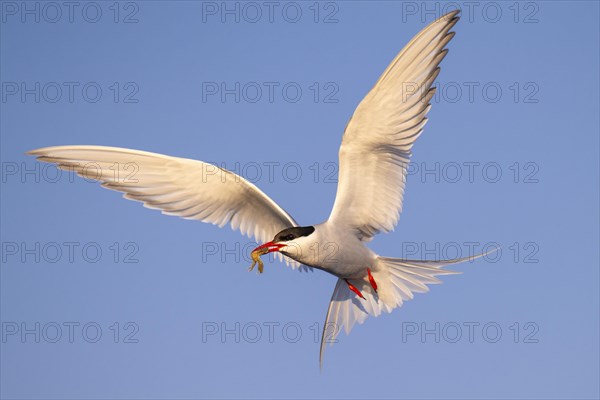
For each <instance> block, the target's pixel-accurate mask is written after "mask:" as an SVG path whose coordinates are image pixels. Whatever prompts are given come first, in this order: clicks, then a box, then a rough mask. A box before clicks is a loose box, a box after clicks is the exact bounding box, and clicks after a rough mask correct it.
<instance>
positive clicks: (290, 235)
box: [273, 226, 315, 243]
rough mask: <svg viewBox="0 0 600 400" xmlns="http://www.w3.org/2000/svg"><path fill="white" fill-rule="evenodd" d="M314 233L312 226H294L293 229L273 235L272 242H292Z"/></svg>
mask: <svg viewBox="0 0 600 400" xmlns="http://www.w3.org/2000/svg"><path fill="white" fill-rule="evenodd" d="M314 231H315V227H314V226H296V227H294V228H287V229H284V230H282V231H281V232H279V233H278V234H277V235H275V239H273V242H275V243H277V242H287V241H289V240H294V239H296V238H299V237H302V236H308V235H310V234H311V233H313V232H314Z"/></svg>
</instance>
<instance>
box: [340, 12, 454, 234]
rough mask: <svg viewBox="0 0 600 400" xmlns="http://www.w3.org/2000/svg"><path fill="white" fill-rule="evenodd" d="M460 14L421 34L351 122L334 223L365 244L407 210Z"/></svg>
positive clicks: (342, 158) (343, 149)
mask: <svg viewBox="0 0 600 400" xmlns="http://www.w3.org/2000/svg"><path fill="white" fill-rule="evenodd" d="M457 13H458V11H454V12H451V13H449V14H447V15H445V16H443V17H441V18H440V19H438V20H436V21H434V22H433V23H431V24H430V25H428V26H427V27H426V28H424V29H423V30H422V31H421V32H420V33H419V34H417V35H416V36H415V37H414V38H413V39H412V40H411V41H410V42H409V43H408V44H407V45H406V46H405V47H404V49H402V51H401V52H400V53H399V54H398V55H397V56H396V58H394V60H393V61H392V63H391V64H390V65H389V66H388V67H387V69H386V70H385V71H384V73H383V74H382V75H381V77H380V78H379V80H378V81H377V83H376V84H375V86H374V87H373V89H372V90H371V91H370V92H369V93H368V94H367V96H366V97H365V98H364V99H363V100H362V102H361V103H360V104H359V105H358V107H357V108H356V111H355V112H354V115H353V116H352V118H351V119H350V121H349V122H348V125H347V127H346V130H345V132H344V137H343V139H342V146H341V147H340V152H339V161H340V170H339V171H340V172H339V183H338V189H337V196H336V199H335V204H334V206H333V210H332V211H331V215H330V217H329V220H330V221H332V222H334V223H335V224H336V225H339V226H344V227H346V228H348V229H353V230H354V231H355V232H356V235H357V236H358V237H359V238H360V239H361V240H364V241H368V240H370V239H372V237H373V236H374V235H375V234H377V233H379V232H389V231H391V230H393V229H394V227H395V226H396V224H397V223H398V219H399V217H400V211H401V210H402V199H403V195H404V184H405V179H406V170H407V167H408V162H409V159H410V155H411V148H412V146H413V143H414V142H415V140H416V139H417V137H419V135H420V134H421V132H422V131H423V126H424V125H425V123H426V122H427V118H426V117H425V115H426V114H427V112H428V111H429V109H430V108H431V105H430V104H429V101H430V100H431V98H432V97H433V95H434V93H435V88H431V86H432V84H433V81H434V80H435V78H436V77H437V75H438V73H439V71H440V68H439V67H438V65H439V63H440V62H441V61H442V59H443V58H444V56H445V55H446V53H447V52H448V50H446V49H444V46H446V44H447V43H448V42H449V41H450V39H452V37H453V36H454V32H449V31H450V29H451V28H452V27H453V26H454V24H456V22H457V20H458V16H457Z"/></svg>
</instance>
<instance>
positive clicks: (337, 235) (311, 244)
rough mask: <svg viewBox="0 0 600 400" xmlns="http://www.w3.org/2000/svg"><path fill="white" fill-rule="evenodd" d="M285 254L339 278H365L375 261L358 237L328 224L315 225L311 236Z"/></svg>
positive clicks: (288, 247)
mask: <svg viewBox="0 0 600 400" xmlns="http://www.w3.org/2000/svg"><path fill="white" fill-rule="evenodd" d="M282 252H283V253H284V254H285V255H287V256H289V257H291V258H293V259H294V260H296V261H298V262H301V263H302V264H306V265H309V266H311V267H314V268H318V269H322V270H324V271H327V272H329V273H331V274H333V275H335V276H337V277H340V278H354V277H359V276H360V277H362V276H363V275H364V274H365V273H366V268H373V267H374V265H375V259H376V255H375V253H373V252H372V251H371V250H370V249H368V248H367V247H366V246H365V245H364V244H363V242H361V241H360V240H359V239H358V238H357V237H356V235H354V234H353V233H351V232H348V231H346V230H342V229H339V228H337V229H336V227H335V226H333V225H332V224H331V223H327V222H325V223H322V224H319V225H315V231H314V232H313V233H312V234H311V235H309V236H306V237H301V238H297V239H295V240H293V241H291V242H290V243H289V244H288V246H287V247H286V248H285V249H283V251H282Z"/></svg>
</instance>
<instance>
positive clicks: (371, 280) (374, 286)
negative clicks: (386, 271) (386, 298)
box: [367, 268, 377, 293]
mask: <svg viewBox="0 0 600 400" xmlns="http://www.w3.org/2000/svg"><path fill="white" fill-rule="evenodd" d="M367 273H368V274H369V282H370V283H371V287H373V290H375V293H377V282H375V278H373V275H371V268H367Z"/></svg>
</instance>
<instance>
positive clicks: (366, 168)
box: [28, 11, 469, 365]
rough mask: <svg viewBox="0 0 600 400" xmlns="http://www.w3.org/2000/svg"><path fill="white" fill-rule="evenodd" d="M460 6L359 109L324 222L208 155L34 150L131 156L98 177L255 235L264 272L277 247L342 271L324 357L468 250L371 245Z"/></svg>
mask: <svg viewBox="0 0 600 400" xmlns="http://www.w3.org/2000/svg"><path fill="white" fill-rule="evenodd" d="M457 14H458V11H454V12H451V13H448V14H446V15H444V16H442V17H440V18H439V19H437V20H435V21H434V22H432V23H431V24H429V25H428V26H427V27H425V28H424V29H423V30H422V31H421V32H420V33H419V34H417V35H416V36H415V37H414V38H413V39H412V40H411V41H410V42H409V43H408V44H407V45H406V46H405V47H404V49H403V50H402V51H401V52H400V53H399V54H398V55H397V56H396V57H395V58H394V59H393V61H392V62H391V63H390V65H389V66H388V67H387V69H386V70H385V71H384V72H383V74H382V75H381V77H380V78H379V80H378V81H377V82H376V84H375V86H374V87H373V88H372V90H371V91H370V92H369V93H368V94H367V95H366V97H365V98H364V99H363V100H362V101H361V103H360V104H359V105H358V107H357V108H356V110H355V112H354V114H353V116H352V117H351V119H350V121H349V122H348V124H347V126H346V129H345V131H344V135H343V139H342V144H341V147H340V150H339V179H338V182H339V183H338V188H337V195H336V199H335V203H334V205H333V210H332V211H331V215H330V216H329V218H328V219H327V220H326V221H325V222H323V223H320V224H315V225H309V226H300V225H299V224H298V223H296V221H295V220H294V219H293V218H292V217H291V216H290V215H289V214H288V213H287V212H286V211H285V210H284V209H283V208H281V207H280V206H279V205H278V204H277V203H275V202H274V201H273V200H271V199H270V198H269V197H268V196H267V195H266V194H265V193H263V192H262V191H261V190H260V189H258V188H257V187H256V186H255V185H254V184H252V183H250V182H248V181H247V180H245V179H244V178H242V177H240V176H238V175H236V174H234V173H233V172H230V171H226V170H224V169H219V171H220V172H221V174H218V175H217V174H212V175H211V174H206V173H205V172H206V171H207V168H213V169H214V168H218V167H215V166H213V165H212V164H207V163H204V162H202V161H196V160H190V159H184V158H176V157H170V156H166V155H161V154H155V153H149V152H145V151H138V150H129V149H124V148H115V147H103V146H56V147H46V148H42V149H38V150H33V151H30V152H29V153H28V154H31V155H34V156H37V157H38V159H39V160H41V161H45V162H50V163H56V164H57V166H58V167H59V168H63V169H67V170H72V171H75V172H77V173H78V174H79V175H82V176H85V177H87V178H89V177H90V176H89V173H87V171H86V165H89V164H90V163H93V165H95V166H97V167H98V166H99V167H100V169H101V171H109V170H111V168H112V166H113V165H115V163H121V164H127V163H133V164H135V166H136V175H135V179H131V180H127V179H122V177H121V178H119V177H118V176H116V174H113V173H102V174H100V175H96V176H92V178H94V179H96V180H98V181H100V182H102V186H103V187H106V188H108V189H112V190H117V191H120V192H123V193H124V197H125V198H127V199H131V200H137V201H141V202H143V203H144V205H145V206H146V207H149V208H155V209H159V210H162V212H163V213H164V214H168V215H176V216H179V217H183V218H187V219H195V220H200V221H203V222H209V223H212V224H215V225H218V226H219V227H222V226H224V225H226V224H230V225H231V227H232V228H233V229H239V230H240V231H241V233H243V234H245V235H247V236H249V237H254V238H256V240H258V241H259V242H261V243H264V244H263V245H261V246H259V247H257V248H256V249H255V250H254V251H253V252H252V258H253V260H254V263H253V266H254V264H255V263H259V271H260V272H262V270H263V264H262V261H261V260H260V256H261V255H263V254H266V253H271V252H279V253H280V254H282V255H283V256H284V258H285V260H286V262H287V263H288V264H291V265H292V267H293V268H297V267H300V268H301V269H308V268H317V269H320V270H323V271H325V272H328V273H330V274H332V275H334V276H336V277H337V278H338V280H337V284H336V285H335V289H334V291H333V295H332V297H331V301H330V303H329V308H328V310H327V315H326V318H325V324H324V326H323V332H322V338H321V349H320V355H319V360H320V363H321V365H322V360H323V351H324V349H325V344H326V343H328V342H330V343H333V341H334V340H335V338H336V337H337V335H338V333H339V331H340V330H341V329H342V328H343V329H344V330H345V331H346V333H349V332H350V330H351V329H352V327H353V325H354V324H355V323H357V322H358V323H363V322H364V321H365V320H366V318H367V317H368V316H369V315H371V316H375V317H376V316H378V315H380V314H381V313H382V312H383V311H385V312H388V313H389V312H391V311H392V310H393V309H395V308H397V307H399V306H401V305H402V303H403V301H405V300H409V299H412V298H413V293H415V292H426V291H428V287H427V286H426V285H428V284H433V283H440V282H441V281H440V280H439V279H438V278H436V276H437V275H444V274H453V273H456V272H454V271H449V270H444V269H442V267H444V266H446V265H449V264H454V263H458V262H462V261H465V260H467V259H469V258H460V259H454V260H445V261H426V260H406V259H400V258H389V257H383V256H380V255H378V254H375V253H374V252H373V251H372V250H370V249H369V248H368V247H367V246H366V245H365V243H366V242H369V241H370V240H372V239H373V237H374V236H375V235H376V234H378V233H381V232H383V233H385V232H390V231H392V230H393V229H394V227H395V226H396V224H397V223H398V219H399V216H400V211H401V209H402V199H403V195H404V186H405V179H406V175H407V167H408V163H409V159H410V156H411V148H412V146H413V144H414V142H415V140H416V139H417V138H418V137H419V135H420V134H421V132H422V131H423V127H424V125H425V123H426V122H427V118H426V114H427V112H428V111H429V109H430V108H431V105H430V100H431V98H432V97H433V95H434V93H435V87H432V85H433V82H434V80H435V79H436V77H437V76H438V74H439V72H440V67H439V64H440V62H441V61H442V59H443V58H444V57H445V56H446V54H447V52H448V50H447V49H445V46H446V45H447V44H448V42H450V40H451V39H452V38H453V37H454V32H450V29H451V28H452V27H453V26H454V25H455V24H456V22H457V21H458V18H459V17H458V15H457ZM201 176H202V179H200V177H201ZM224 178H225V179H224ZM332 246H334V251H333V252H332ZM315 249H316V251H315Z"/></svg>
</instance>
